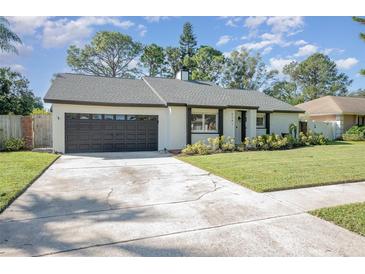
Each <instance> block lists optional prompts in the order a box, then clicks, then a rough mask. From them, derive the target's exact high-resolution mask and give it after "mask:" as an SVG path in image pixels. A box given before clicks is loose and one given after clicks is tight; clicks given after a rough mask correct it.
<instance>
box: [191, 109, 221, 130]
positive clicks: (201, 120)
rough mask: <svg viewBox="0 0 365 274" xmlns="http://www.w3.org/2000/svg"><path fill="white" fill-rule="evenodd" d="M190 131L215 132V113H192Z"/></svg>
mask: <svg viewBox="0 0 365 274" xmlns="http://www.w3.org/2000/svg"><path fill="white" fill-rule="evenodd" d="M191 131H192V132H217V115H216V114H203V113H202V114H200V113H199V114H192V115H191Z"/></svg>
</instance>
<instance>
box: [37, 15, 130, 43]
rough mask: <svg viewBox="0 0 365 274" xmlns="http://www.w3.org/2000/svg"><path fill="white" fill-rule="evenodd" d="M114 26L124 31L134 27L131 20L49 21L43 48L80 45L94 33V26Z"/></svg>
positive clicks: (90, 18) (100, 18) (96, 18)
mask: <svg viewBox="0 0 365 274" xmlns="http://www.w3.org/2000/svg"><path fill="white" fill-rule="evenodd" d="M108 24H109V25H113V26H115V27H119V28H122V29H128V28H130V27H132V26H134V23H133V22H131V21H129V20H120V19H118V18H115V17H80V18H78V19H72V20H70V19H67V18H62V19H58V20H47V21H46V22H45V23H44V28H43V46H44V47H47V48H50V47H60V46H64V45H67V44H71V43H72V44H79V43H81V42H82V41H83V40H84V39H85V38H87V37H89V36H90V35H91V34H92V32H93V28H92V27H93V26H102V25H108Z"/></svg>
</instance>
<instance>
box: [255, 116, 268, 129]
mask: <svg viewBox="0 0 365 274" xmlns="http://www.w3.org/2000/svg"><path fill="white" fill-rule="evenodd" d="M258 116H259V117H262V118H263V119H262V121H263V125H262V126H261V125H260V126H259V125H257V119H256V128H260V129H264V128H266V115H265V113H256V118H257V117H258Z"/></svg>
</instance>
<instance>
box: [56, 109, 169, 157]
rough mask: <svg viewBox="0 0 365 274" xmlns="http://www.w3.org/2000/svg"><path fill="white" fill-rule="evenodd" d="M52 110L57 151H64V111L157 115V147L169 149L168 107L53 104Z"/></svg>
mask: <svg viewBox="0 0 365 274" xmlns="http://www.w3.org/2000/svg"><path fill="white" fill-rule="evenodd" d="M52 111H53V115H52V122H53V126H52V131H53V149H54V150H55V151H57V152H61V153H64V152H65V113H94V114H135V115H158V121H159V122H158V149H159V150H163V149H164V148H167V149H169V148H168V145H169V139H168V138H167V136H168V115H169V112H168V108H155V107H111V106H87V105H70V104H53V105H52Z"/></svg>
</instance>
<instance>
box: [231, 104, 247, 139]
mask: <svg viewBox="0 0 365 274" xmlns="http://www.w3.org/2000/svg"><path fill="white" fill-rule="evenodd" d="M234 137H235V142H236V145H239V144H241V143H242V142H243V141H244V140H245V138H246V111H241V110H236V111H235V136H234Z"/></svg>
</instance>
